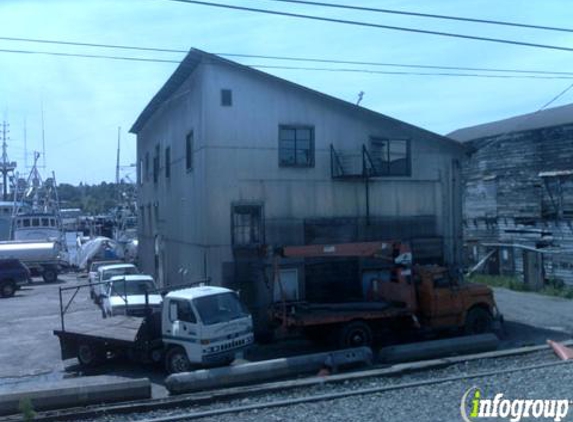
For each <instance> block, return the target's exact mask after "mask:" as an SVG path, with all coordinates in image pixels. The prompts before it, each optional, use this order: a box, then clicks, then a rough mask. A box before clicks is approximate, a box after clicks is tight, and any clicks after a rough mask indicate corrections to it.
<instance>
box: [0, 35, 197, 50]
mask: <svg viewBox="0 0 573 422" xmlns="http://www.w3.org/2000/svg"><path fill="white" fill-rule="evenodd" d="M0 40H3V41H18V42H31V43H40V44H58V45H70V46H77V47H100V48H115V49H120V50H136V51H155V52H164V53H188V52H189V51H188V50H177V49H171V48H155V47H139V46H133V45H117V44H97V43H86V42H77V41H66V40H46V39H40V38H17V37H0Z"/></svg>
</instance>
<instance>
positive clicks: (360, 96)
mask: <svg viewBox="0 0 573 422" xmlns="http://www.w3.org/2000/svg"><path fill="white" fill-rule="evenodd" d="M362 98H364V91H360V92H359V93H358V101H357V102H356V105H360V103H361V102H362Z"/></svg>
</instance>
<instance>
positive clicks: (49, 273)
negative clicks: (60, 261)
mask: <svg viewBox="0 0 573 422" xmlns="http://www.w3.org/2000/svg"><path fill="white" fill-rule="evenodd" d="M42 278H43V279H44V281H45V282H46V283H54V282H56V281H57V280H58V272H57V271H56V270H54V269H53V268H46V269H45V270H44V272H43V273H42Z"/></svg>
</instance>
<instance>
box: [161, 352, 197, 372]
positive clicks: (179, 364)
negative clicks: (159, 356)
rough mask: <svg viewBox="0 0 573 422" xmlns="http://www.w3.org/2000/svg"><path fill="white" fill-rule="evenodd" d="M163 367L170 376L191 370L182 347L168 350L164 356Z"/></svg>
mask: <svg viewBox="0 0 573 422" xmlns="http://www.w3.org/2000/svg"><path fill="white" fill-rule="evenodd" d="M165 366H166V369H167V372H168V373H170V374H176V373H178V372H189V371H190V370H191V362H189V359H188V358H187V352H186V351H185V350H184V349H183V348H182V347H174V348H172V349H169V351H168V352H167V355H165Z"/></svg>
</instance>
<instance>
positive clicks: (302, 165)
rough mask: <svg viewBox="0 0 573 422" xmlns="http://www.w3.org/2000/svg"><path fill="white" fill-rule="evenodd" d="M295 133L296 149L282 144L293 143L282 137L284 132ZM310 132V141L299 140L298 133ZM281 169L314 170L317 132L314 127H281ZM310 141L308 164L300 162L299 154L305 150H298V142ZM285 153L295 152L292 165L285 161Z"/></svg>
mask: <svg viewBox="0 0 573 422" xmlns="http://www.w3.org/2000/svg"><path fill="white" fill-rule="evenodd" d="M289 130H293V131H294V139H293V141H294V148H285V147H284V146H283V145H282V144H283V143H285V142H289V141H291V140H290V139H284V138H283V137H282V134H283V131H289ZM299 130H300V131H303V130H308V131H310V139H308V140H307V139H297V131H299ZM278 138H279V167H294V168H313V167H314V166H315V159H314V157H315V142H314V140H315V130H314V126H312V125H279V136H278ZM305 141H308V143H309V147H308V160H307V162H298V161H297V157H298V156H299V154H298V152H299V151H300V150H303V149H304V148H298V147H297V143H298V142H305ZM284 151H294V162H292V163H290V162H287V161H286V160H285V159H284Z"/></svg>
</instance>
